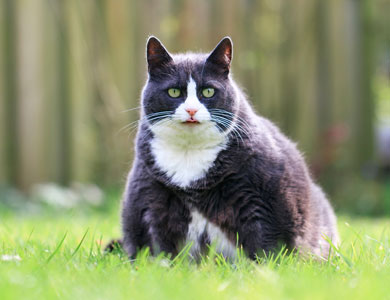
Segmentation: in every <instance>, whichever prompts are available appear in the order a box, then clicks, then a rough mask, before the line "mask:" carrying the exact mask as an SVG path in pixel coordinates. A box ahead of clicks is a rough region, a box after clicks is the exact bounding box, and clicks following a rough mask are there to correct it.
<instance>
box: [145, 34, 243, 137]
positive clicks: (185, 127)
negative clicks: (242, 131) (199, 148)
mask: <svg viewBox="0 0 390 300" xmlns="http://www.w3.org/2000/svg"><path fill="white" fill-rule="evenodd" d="M231 59H232V42H231V40H230V38H224V39H223V40H222V41H221V42H220V43H219V44H218V46H217V47H216V48H215V49H214V50H213V51H212V53H211V54H210V55H207V54H192V53H189V54H177V55H170V54H169V53H168V52H167V50H166V49H165V48H164V47H163V45H162V44H161V43H160V41H159V40H157V39H156V38H154V37H151V38H150V39H149V40H148V43H147V61H148V75H149V77H148V81H147V83H146V85H145V87H144V90H143V97H142V106H143V112H144V116H145V118H146V119H147V120H148V124H149V126H150V128H152V131H153V132H155V133H156V132H159V131H161V129H164V130H166V129H167V127H169V130H170V132H171V133H172V134H179V135H180V134H184V135H186V134H187V133H189V134H191V135H192V136H194V135H199V136H201V135H202V134H204V133H205V132H206V131H211V132H215V134H216V135H218V134H219V135H221V134H224V133H226V132H228V131H229V130H230V129H231V127H232V126H233V123H234V116H235V114H236V110H237V99H236V98H237V97H236V92H235V87H234V85H233V84H232V82H231V80H230V77H229V69H230V63H231Z"/></svg>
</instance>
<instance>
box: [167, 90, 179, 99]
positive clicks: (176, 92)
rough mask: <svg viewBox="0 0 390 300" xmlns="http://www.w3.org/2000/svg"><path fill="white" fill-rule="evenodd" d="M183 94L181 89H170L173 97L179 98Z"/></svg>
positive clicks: (170, 94)
mask: <svg viewBox="0 0 390 300" xmlns="http://www.w3.org/2000/svg"><path fill="white" fill-rule="evenodd" d="M180 94H181V91H180V90H179V89H175V88H171V89H169V90H168V95H169V96H171V97H172V98H177V97H179V96H180Z"/></svg>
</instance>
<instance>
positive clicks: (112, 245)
mask: <svg viewBox="0 0 390 300" xmlns="http://www.w3.org/2000/svg"><path fill="white" fill-rule="evenodd" d="M118 250H119V251H123V241H122V240H111V241H110V242H109V243H108V244H107V245H106V247H104V252H106V253H112V252H115V251H118Z"/></svg>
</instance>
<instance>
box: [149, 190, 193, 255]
mask: <svg viewBox="0 0 390 300" xmlns="http://www.w3.org/2000/svg"><path fill="white" fill-rule="evenodd" d="M148 214H149V216H148V219H149V222H150V223H149V224H150V232H151V235H152V240H153V250H154V253H155V254H157V253H159V252H164V253H166V254H168V255H171V256H172V257H174V256H176V255H177V254H178V253H179V252H180V250H181V248H182V246H184V243H185V237H186V235H187V231H188V223H189V221H190V213H189V210H188V208H187V206H185V205H184V204H183V203H182V201H180V199H179V198H178V197H177V196H176V195H175V194H173V193H172V192H170V191H169V190H168V189H164V188H163V189H162V190H160V192H159V193H158V197H156V198H155V199H154V200H153V202H152V203H151V204H150V207H149V211H148Z"/></svg>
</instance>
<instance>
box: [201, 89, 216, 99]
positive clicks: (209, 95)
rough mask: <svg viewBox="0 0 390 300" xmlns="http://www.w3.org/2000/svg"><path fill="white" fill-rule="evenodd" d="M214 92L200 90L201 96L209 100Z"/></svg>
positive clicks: (211, 90)
mask: <svg viewBox="0 0 390 300" xmlns="http://www.w3.org/2000/svg"><path fill="white" fill-rule="evenodd" d="M214 94H215V90H214V89H213V88H205V89H203V90H202V95H203V96H204V97H206V98H211V97H212V96H214Z"/></svg>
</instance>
